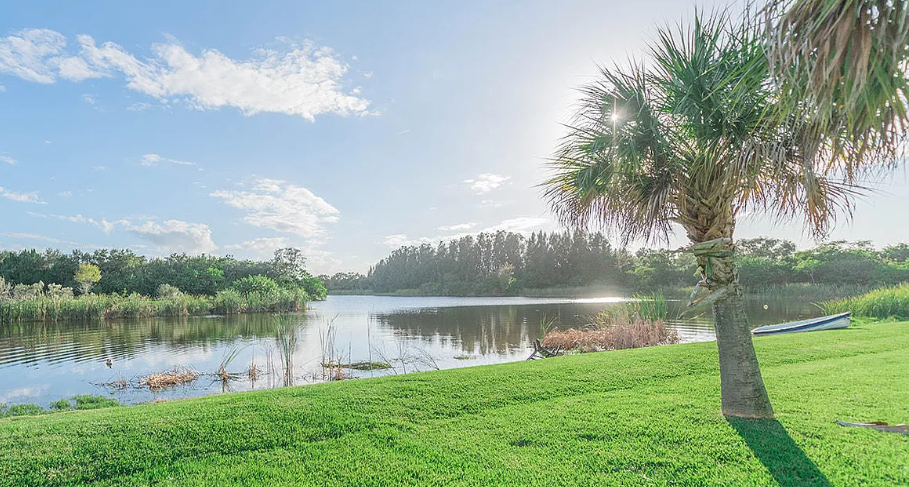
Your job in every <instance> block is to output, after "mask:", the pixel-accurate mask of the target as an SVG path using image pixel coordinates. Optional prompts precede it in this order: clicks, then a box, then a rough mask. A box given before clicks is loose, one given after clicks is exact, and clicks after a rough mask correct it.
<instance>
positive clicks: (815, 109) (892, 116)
mask: <svg viewBox="0 0 909 487" xmlns="http://www.w3.org/2000/svg"><path fill="white" fill-rule="evenodd" d="M765 12H766V14H767V15H766V17H767V18H766V22H765V25H766V26H768V28H767V32H766V39H767V41H768V45H769V58H770V62H771V71H772V73H773V75H774V76H775V79H776V81H777V82H778V83H779V84H780V87H781V90H780V91H781V94H782V95H783V96H781V101H782V103H781V108H782V109H781V110H778V111H777V114H778V115H779V116H781V117H788V116H790V115H791V114H792V112H793V111H795V112H799V113H801V114H802V115H805V116H808V117H809V118H810V121H811V125H812V126H813V127H812V130H811V134H810V135H812V136H815V137H816V136H821V137H825V136H827V135H829V134H831V133H839V134H840V135H841V141H842V144H841V145H840V146H839V147H837V148H836V149H835V150H838V151H851V152H853V153H854V154H852V157H858V158H863V157H869V158H871V159H877V160H878V162H881V161H883V162H890V163H892V161H896V160H898V159H899V157H898V156H899V155H900V154H899V151H900V145H901V142H902V138H903V137H902V135H903V134H905V131H906V126H907V124H909V97H907V95H909V0H769V1H768V2H767V6H766V8H765ZM868 147H871V148H873V149H872V150H870V151H866V150H865V148H868Z"/></svg>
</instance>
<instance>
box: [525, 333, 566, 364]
mask: <svg viewBox="0 0 909 487" xmlns="http://www.w3.org/2000/svg"><path fill="white" fill-rule="evenodd" d="M561 352H562V346H561V345H559V346H558V347H556V348H555V349H552V348H546V347H544V346H543V345H542V344H541V343H540V339H539V338H537V339H536V340H534V341H533V353H532V354H530V356H529V357H527V360H536V359H540V358H549V357H555V356H556V355H559V354H560V353H561Z"/></svg>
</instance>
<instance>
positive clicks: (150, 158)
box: [139, 154, 199, 167]
mask: <svg viewBox="0 0 909 487" xmlns="http://www.w3.org/2000/svg"><path fill="white" fill-rule="evenodd" d="M162 163H163V164H177V165H180V166H196V167H198V166H199V165H198V164H196V163H195V162H187V161H178V160H176V159H168V158H166V157H161V156H159V155H158V154H145V155H143V156H142V157H141V158H140V162H139V164H142V165H143V166H148V167H152V166H157V165H158V164H162Z"/></svg>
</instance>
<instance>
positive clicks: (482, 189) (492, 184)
mask: <svg viewBox="0 0 909 487" xmlns="http://www.w3.org/2000/svg"><path fill="white" fill-rule="evenodd" d="M509 179H511V176H502V175H499V174H492V173H483V174H480V175H479V176H477V177H476V178H474V179H465V180H464V184H466V185H467V187H469V188H470V189H471V190H472V191H473V192H474V193H475V194H486V193H489V192H490V191H492V190H494V189H496V188H498V187H500V186H502V184H503V183H505V181H508V180H509Z"/></svg>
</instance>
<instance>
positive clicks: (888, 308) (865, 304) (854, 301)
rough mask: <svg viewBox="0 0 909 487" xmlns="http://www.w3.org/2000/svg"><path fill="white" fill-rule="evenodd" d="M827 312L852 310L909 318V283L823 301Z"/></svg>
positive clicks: (823, 306)
mask: <svg viewBox="0 0 909 487" xmlns="http://www.w3.org/2000/svg"><path fill="white" fill-rule="evenodd" d="M821 308H823V309H824V311H825V312H826V313H827V314H836V313H844V312H846V311H851V312H852V314H853V315H854V316H867V317H871V318H909V283H903V284H900V285H898V286H892V287H885V288H881V289H875V290H874V291H870V292H868V293H865V294H862V295H861V296H856V297H852V298H843V299H835V300H831V301H826V302H824V303H821Z"/></svg>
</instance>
